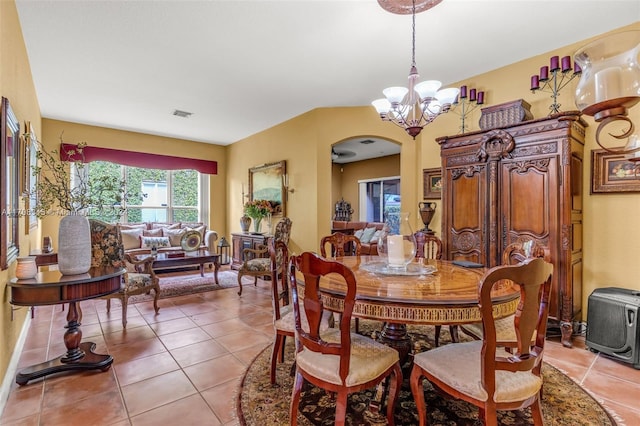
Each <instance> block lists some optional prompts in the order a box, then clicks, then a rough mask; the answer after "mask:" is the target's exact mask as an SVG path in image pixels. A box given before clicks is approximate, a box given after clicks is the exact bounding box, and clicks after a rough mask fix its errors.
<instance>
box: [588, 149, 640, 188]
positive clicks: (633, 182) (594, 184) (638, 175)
mask: <svg viewBox="0 0 640 426" xmlns="http://www.w3.org/2000/svg"><path fill="white" fill-rule="evenodd" d="M613 149H622V147H620V148H613ZM636 167H638V169H636ZM620 192H640V164H636V163H634V162H633V161H629V160H627V159H626V158H625V156H624V155H623V154H613V153H611V152H609V151H607V150H604V149H594V150H593V151H591V193H592V194H599V193H620Z"/></svg>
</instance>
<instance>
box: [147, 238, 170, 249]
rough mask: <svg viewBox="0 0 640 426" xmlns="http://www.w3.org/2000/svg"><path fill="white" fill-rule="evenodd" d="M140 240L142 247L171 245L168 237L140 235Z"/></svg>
mask: <svg viewBox="0 0 640 426" xmlns="http://www.w3.org/2000/svg"><path fill="white" fill-rule="evenodd" d="M140 240H141V242H142V244H141V247H142V248H151V247H153V246H156V247H171V244H170V243H169V237H144V236H142V237H140Z"/></svg>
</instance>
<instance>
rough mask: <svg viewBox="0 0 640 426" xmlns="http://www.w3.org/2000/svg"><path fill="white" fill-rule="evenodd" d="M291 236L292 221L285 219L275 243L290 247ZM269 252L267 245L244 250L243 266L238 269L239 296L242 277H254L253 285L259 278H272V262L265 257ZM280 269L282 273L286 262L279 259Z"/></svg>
mask: <svg viewBox="0 0 640 426" xmlns="http://www.w3.org/2000/svg"><path fill="white" fill-rule="evenodd" d="M290 235H291V219H289V218H288V217H283V218H282V219H281V220H280V222H278V224H277V225H276V229H275V232H274V233H273V237H271V238H272V239H273V240H274V241H282V242H284V243H285V245H289V236H290ZM268 252H269V248H268V247H267V246H266V245H263V244H261V245H260V246H259V247H258V248H255V249H251V248H245V249H243V250H242V259H243V262H242V266H240V269H238V287H239V289H238V295H241V294H242V277H243V276H245V275H249V276H251V277H253V285H254V286H255V285H257V284H258V277H270V276H271V260H270V259H269V257H268V256H267V257H264V256H265V255H266V254H267V253H268ZM277 260H278V269H279V270H280V273H282V269H283V268H284V264H285V261H284V259H282V258H280V257H279V258H278V259H277Z"/></svg>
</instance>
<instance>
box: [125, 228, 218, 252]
mask: <svg viewBox="0 0 640 426" xmlns="http://www.w3.org/2000/svg"><path fill="white" fill-rule="evenodd" d="M118 226H119V228H120V233H121V235H122V243H123V245H124V250H125V253H127V254H131V255H136V254H145V253H149V252H150V251H151V246H152V245H155V246H156V247H157V248H158V251H167V250H176V249H181V248H182V247H181V240H182V236H183V235H184V233H185V232H187V231H190V230H196V231H198V232H199V233H200V236H201V247H205V248H207V249H208V250H210V251H212V252H213V251H215V250H216V243H215V242H216V240H217V239H218V233H217V232H216V231H212V230H207V225H204V224H203V223H202V222H195V223H194V222H190V223H187V222H173V223H164V222H143V223H122V224H119V225H118Z"/></svg>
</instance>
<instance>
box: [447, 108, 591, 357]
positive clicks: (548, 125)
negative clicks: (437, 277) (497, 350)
mask: <svg viewBox="0 0 640 426" xmlns="http://www.w3.org/2000/svg"><path fill="white" fill-rule="evenodd" d="M585 127H586V123H585V122H584V120H582V119H581V118H580V113H579V112H578V111H573V112H565V113H559V114H554V115H553V116H550V117H548V118H543V119H537V120H531V121H526V122H522V123H518V124H516V125H511V126H509V127H502V128H494V129H491V130H486V131H477V132H473V133H467V134H462V135H456V136H447V137H441V138H438V139H437V141H438V143H439V144H440V146H441V156H442V184H443V186H442V206H443V209H442V210H443V212H442V242H443V258H445V259H449V260H456V259H464V260H470V261H473V262H478V263H482V264H484V265H485V266H488V267H493V266H496V265H499V264H500V263H501V258H502V251H503V249H504V248H505V247H506V246H507V245H509V244H510V243H512V242H516V241H520V240H526V239H533V240H535V241H536V242H537V243H539V244H541V245H543V246H545V247H547V248H548V250H549V254H550V257H551V261H552V262H553V264H554V273H553V284H552V293H551V301H550V308H549V320H550V322H551V323H553V322H555V323H557V324H558V325H559V327H560V330H561V333H562V343H563V344H564V345H565V346H571V335H572V332H573V325H574V322H575V321H576V320H579V315H580V314H581V307H582V203H583V196H582V169H583V152H584V136H585Z"/></svg>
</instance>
